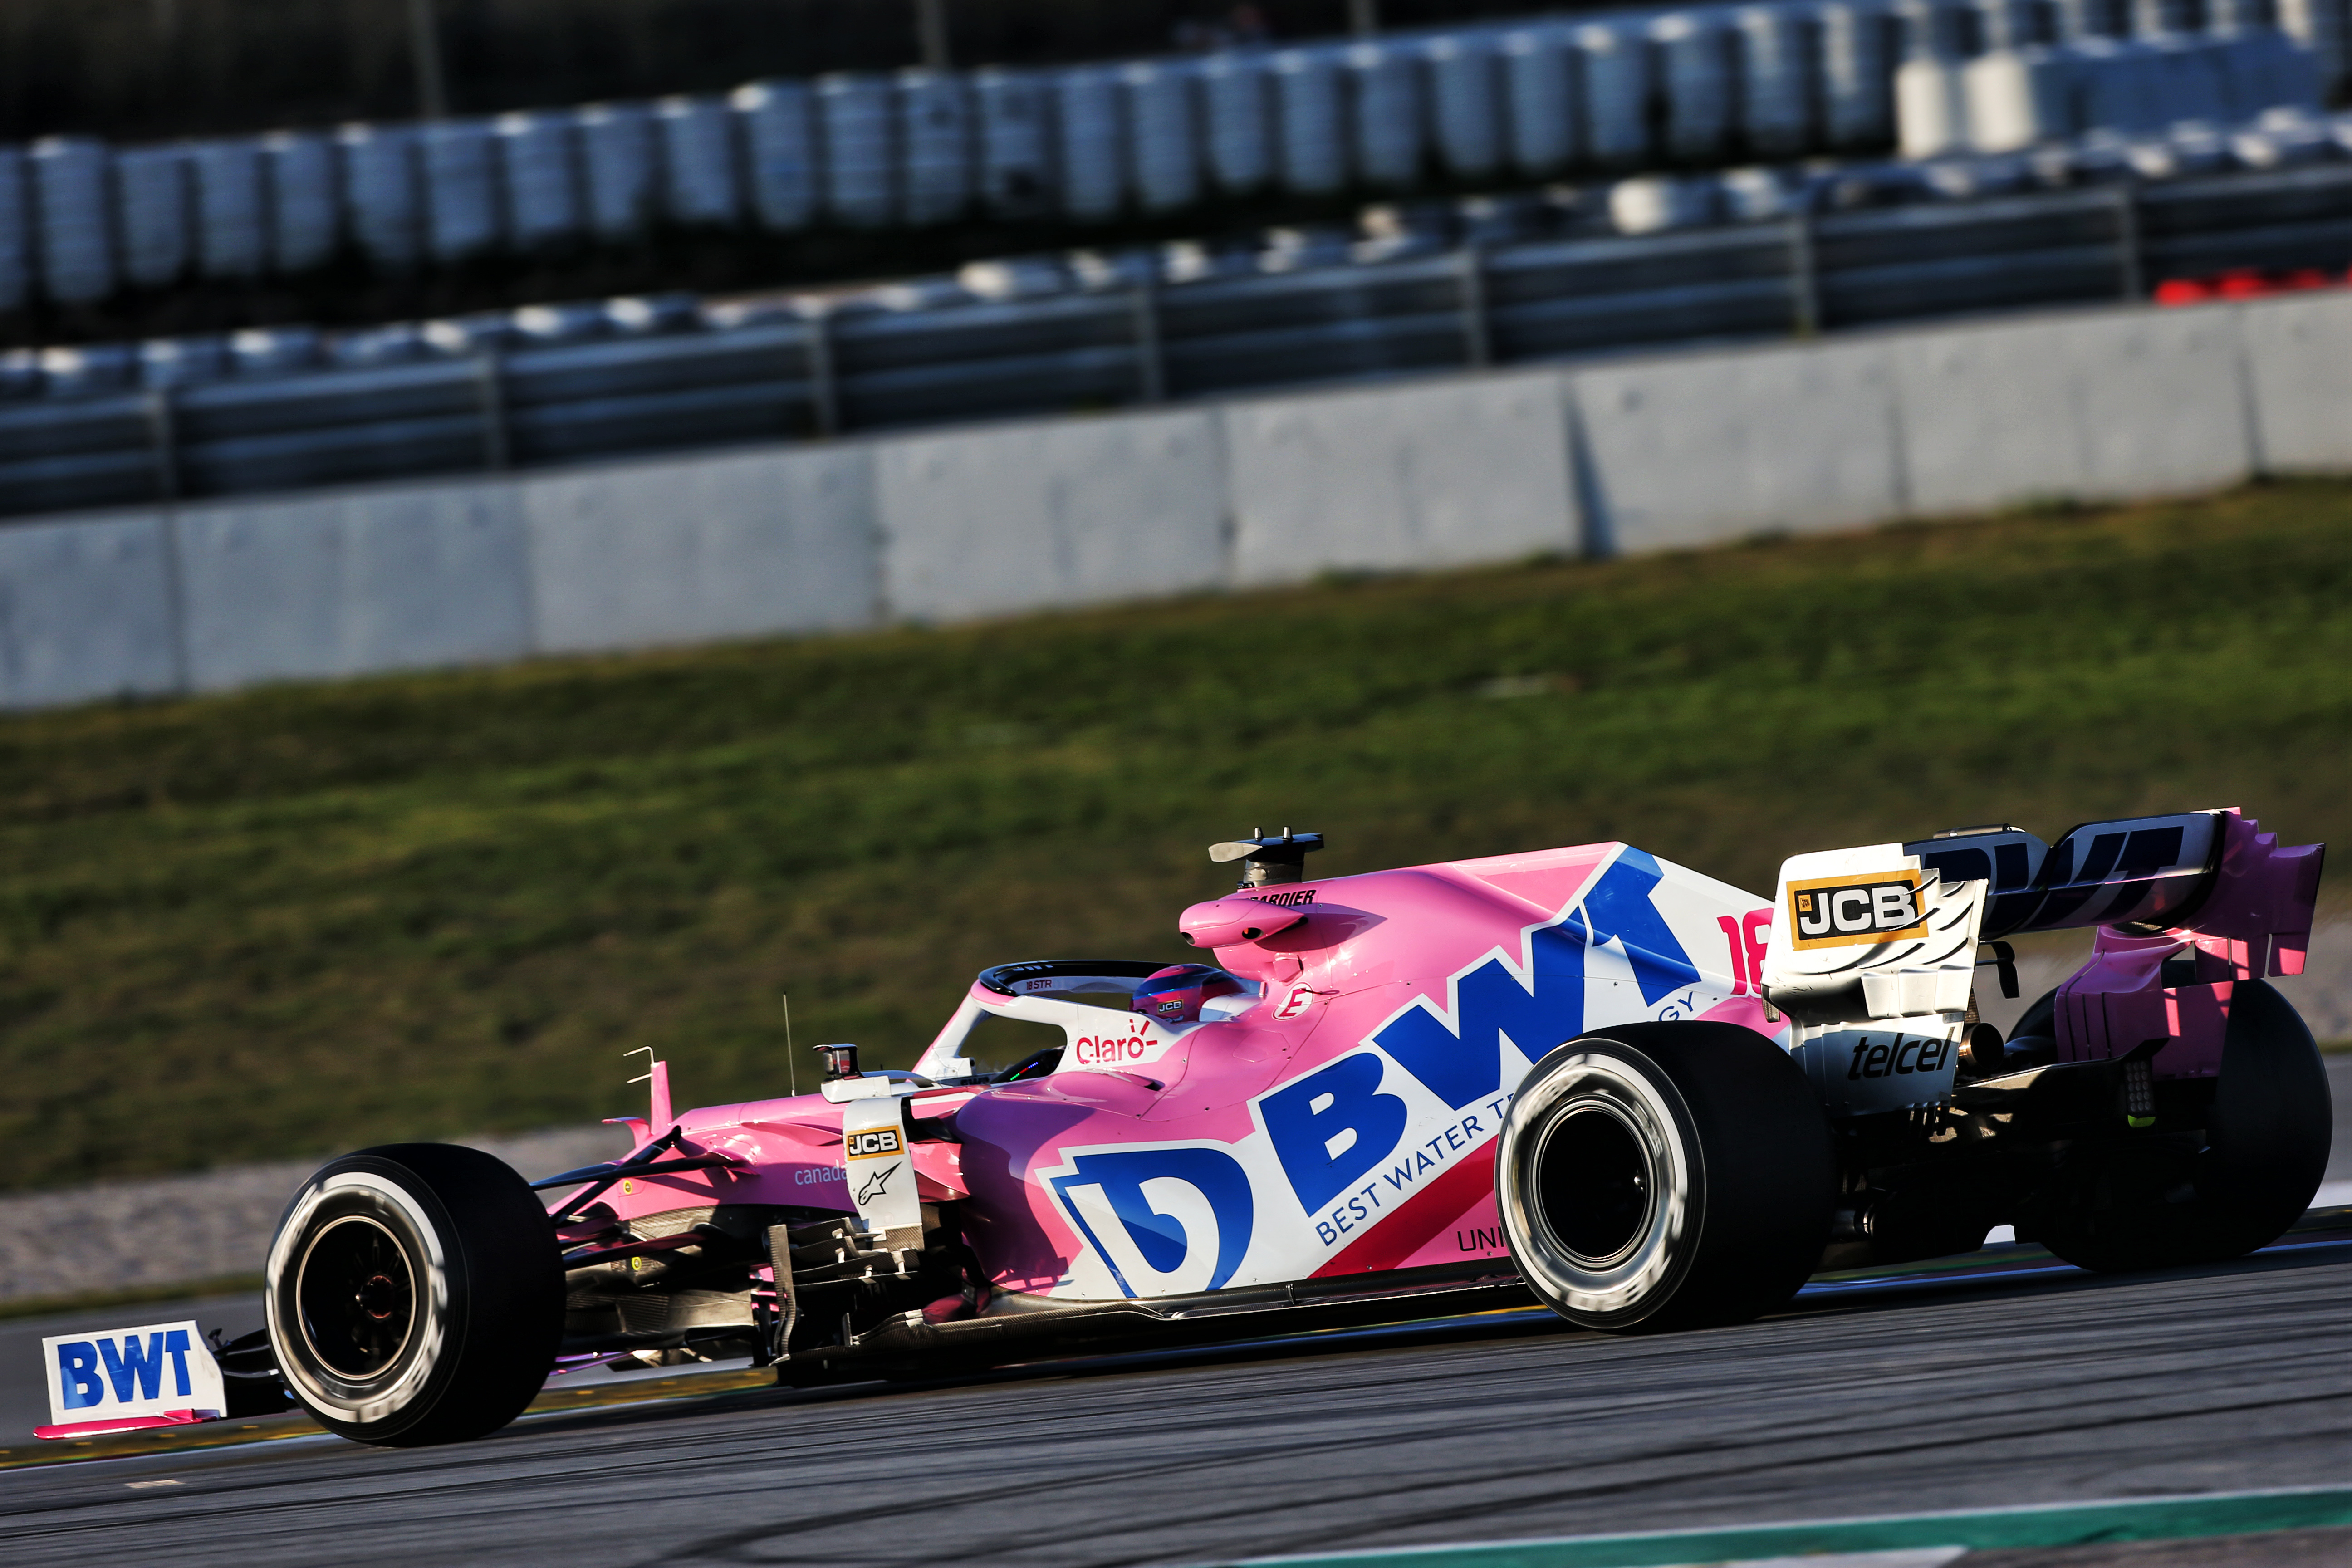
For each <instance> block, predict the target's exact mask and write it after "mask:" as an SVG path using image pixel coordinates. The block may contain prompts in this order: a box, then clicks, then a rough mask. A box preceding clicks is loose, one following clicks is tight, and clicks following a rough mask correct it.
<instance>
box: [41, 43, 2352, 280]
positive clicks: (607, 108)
mask: <svg viewBox="0 0 2352 1568" xmlns="http://www.w3.org/2000/svg"><path fill="white" fill-rule="evenodd" d="M156 3H157V4H158V5H168V4H169V3H170V0H156ZM2265 3H2266V0H2210V4H2193V3H2191V0H2146V3H2145V4H2141V5H2137V6H2135V7H2128V8H2127V7H2125V6H2123V5H2119V4H2111V3H2109V0H2096V3H2093V0H2065V3H2063V4H2062V3H2055V0H1965V3H1963V0H1776V3H1773V4H1762V5H1744V6H1737V7H1713V8H1701V9H1691V10H1678V11H1666V12H1657V11H1644V12H1615V13H1607V14H1594V15H1592V16H1587V17H1584V18H1582V19H1548V18H1539V19H1536V20H1532V21H1528V20H1521V21H1516V22H1507V23H1496V24H1491V25H1476V26H1455V27H1453V28H1450V29H1447V30H1443V31H1429V32H1420V33H1412V32H1391V33H1386V34H1383V35H1381V36H1379V37H1370V38H1359V39H1357V40H1355V41H1353V42H1346V41H1341V42H1328V43H1320V44H1312V45H1306V46H1301V47H1283V48H1248V49H1224V50H1219V51H1216V52H1213V53H1211V54H1207V55H1202V56H1192V57H1166V58H1157V59H1144V60H1138V61H1133V62H1130V63H1128V64H1124V65H1118V66H1083V67H1076V68H1059V69H1051V70H1030V69H1020V68H984V69H981V70H977V71H971V72H957V71H951V70H936V69H922V68H917V69H909V70H903V71H900V72H898V73H896V74H895V75H890V74H881V73H875V72H837V73H834V74H829V75H825V76H823V77H820V78H817V79H814V80H807V79H787V78H777V79H764V80H757V81H753V82H751V83H750V84H748V85H745V86H741V87H739V88H737V89H735V90H733V91H732V92H731V93H728V94H725V95H719V94H702V95H697V94H693V93H685V94H674V95H672V96H668V97H664V98H661V99H659V100H656V101H653V102H650V103H647V102H642V101H627V100H616V101H610V102H602V103H593V104H589V105H586V106H583V107H578V108H562V109H544V110H529V109H517V110H513V111H510V112H507V113H502V114H499V115H498V116H496V117H494V118H493V117H486V116H478V115H476V116H464V115H461V116H457V117H454V118H438V119H434V120H430V121H423V122H420V123H383V122H370V121H352V122H349V123H346V124H344V125H343V126H341V129H339V130H335V131H331V132H329V131H282V132H270V133H268V134H266V135H262V136H257V137H230V138H226V139H215V140H207V141H200V142H173V143H168V144H161V145H152V146H142V147H130V148H117V147H115V146H113V145H112V144H110V142H107V141H104V140H101V139H100V138H97V137H94V136H87V135H56V134H51V135H47V136H44V137H42V138H41V139H40V140H39V141H37V142H34V143H33V144H32V146H31V147H30V149H29V151H27V150H26V149H22V148H13V147H0V312H5V311H8V310H19V309H22V308H24V307H25V306H26V305H27V304H28V303H29V302H32V301H35V300H46V301H51V302H58V303H63V304H66V305H78V304H87V303H89V302H91V301H96V300H104V299H106V298H107V297H109V296H110V295H111V294H113V293H115V292H116V291H117V290H119V289H126V288H131V289H150V290H153V289H169V288H171V287H173V286H175V285H177V284H179V283H182V282H184V281H186V280H191V279H218V280H236V279H252V278H256V277H259V276H263V275H273V274H274V275H289V274H299V273H302V272H305V271H307V270H310V269H315V268H320V267H321V266H324V265H326V264H327V263H328V262H330V261H331V260H332V259H334V258H336V257H337V256H338V255H339V254H342V253H348V254H349V255H352V256H353V257H356V258H359V259H360V260H361V261H362V262H363V263H364V264H365V265H367V266H369V267H372V268H376V269H378V270H381V271H387V272H400V271H404V270H409V269H413V268H418V267H433V266H441V267H448V266H457V265H462V264H464V263H466V262H467V261H469V260H472V259H475V258H481V257H484V256H488V255H493V254H525V255H527V254H531V253H538V252H547V251H550V250H555V249H562V248H563V247H583V246H593V245H597V244H610V243H620V242H625V241H628V240H630V239H632V238H635V237H642V236H643V235H644V234H645V233H646V232H647V231H649V230H651V229H653V228H656V227H657V226H674V227H678V228H684V229H691V230H708V231H721V230H729V229H754V230H761V231H765V232H771V233H779V234H793V233H799V232H804V231H807V230H810V229H813V228H817V227H824V226H830V227H835V228H843V229H848V230H874V229H887V228H893V227H898V228H922V227H927V226H940V225H946V224H951V223H955V222H958V221H960V220H962V219H965V218H967V217H969V216H973V215H976V214H984V215H986V216H990V217H992V218H994V219H998V220H1007V219H1012V220H1024V219H1025V220H1043V221H1051V222H1054V223H1058V224H1063V225H1078V226H1084V225H1087V224H1097V225H1099V224H1107V223H1111V222H1114V221H1117V220H1119V219H1121V218H1123V217H1127V216H1133V215H1137V214H1143V215H1150V214H1160V213H1171V212H1181V211H1185V210H1188V209H1192V208H1195V207H1202V206H1204V205H1214V204H1215V203H1218V202H1220V201H1226V202H1230V201H1233V200H1237V199H1242V198H1247V197H1253V196H1259V195H1265V194H1267V193H1274V194H1276V195H1287V196H1291V197H1296V198H1300V199H1304V200H1317V199H1328V198H1330V197H1333V196H1335V195H1343V194H1345V193H1349V192H1389V193H1395V192H1409V191H1412V190H1414V189H1416V188H1420V187H1423V186H1425V185H1428V184H1432V183H1433V182H1434V183H1437V184H1452V185H1454V186H1456V187H1460V186H1464V185H1465V184H1481V183H1496V182H1500V183H1503V184H1509V183H1512V182H1518V183H1522V184H1524V183H1528V182H1540V181H1543V180H1547V179H1553V178H1557V177H1559V176H1562V175H1564V174H1571V173H1579V172H1595V171H1599V172H1614V173H1624V172H1627V171H1633V170H1639V169H1643V168H1649V167H1658V166H1683V167H1692V168H1714V167H1721V166H1724V165H1725V164H1727V163H1737V162H1786V161H1788V160H1791V159H1795V158H1797V157H1800V156H1801V155H1804V154H1808V153H1843V154H1849V155H1851V154H1855V153H1870V152H1874V151H1877V150H1882V149H1885V148H1887V147H1889V146H1891V145H1894V144H1895V143H1896V142H1900V144H1901V146H1902V147H1903V149H1904V151H1905V152H1906V154H1908V155H1911V156H1915V157H1933V156H1937V155H1945V154H1965V153H2006V152H2016V151H2021V150H2025V149H2030V148H2032V147H2035V146H2039V145H2045V144H2049V143H2052V142H2063V141H2066V140H2068V139H2071V138H2079V137H2082V136H2084V135H2086V134H2099V135H2105V136H2109V137H2113V138H2118V139H2130V138H2141V139H2146V138H2150V137H2156V138H2159V139H2161V138H2170V139H2171V140H2172V141H2173V142H2178V143H2179V145H2180V147H2181V148H2182V149H2183V151H2182V152H2181V153H2179V157H2181V158H2184V159H2187V160H2189V161H2191V162H2195V163H2200V164H2201V165H2202V166H2207V167H2210V166H2217V165H2219V164H2221V163H2228V162H2231V161H2232V160H2235V161H2240V162H2247V163H2253V164H2256V165H2261V164H2263V163H2277V162H2282V161H2292V160H2293V159H2294V158H2295V157H2298V156H2302V155H2305V153H2311V152H2313V151H2314V150H2315V149H2314V148H2306V147H2304V146H2303V145H2302V144H2303V143H2315V144H2324V143H2325V142H2326V140H2327V137H2326V132H2324V131H2315V130H2313V129H2311V128H2310V127H2309V126H2308V125H2305V127H2304V128H2303V129H2301V130H2296V129H2294V124H2295V123H2296V122H2294V121H2292V120H2290V121H2289V122H2288V124H2287V125H2286V126H2285V127H2284V128H2282V129H2274V130H2273V132H2269V133H2265V132H2263V131H2261V130H2260V129H2258V128H2257V127H2256V126H2255V124H2254V122H2256V121H2259V120H2260V118H2261V117H2262V116H2263V114H2264V113H2265V112H2266V111H2270V112H2273V113H2275V112H2278V111H2282V110H2284V111H2286V112H2288V113H2289V114H2290V115H2292V114H2294V113H2297V112H2301V113H2304V114H2305V115H2306V116H2307V115H2308V111H2311V110H2315V109H2317V108H2318V107H2319V106H2320V105H2321V103H2322V102H2323V100H2324V99H2325V97H2326V94H2328V93H2329V92H2331V91H2335V90H2338V89H2340V88H2341V86H2342V80H2343V78H2344V75H2345V72H2346V69H2347V59H2346V39H2345V16H2344V10H2345V6H2346V4H2347V0H2281V4H2283V5H2284V7H2285V10H2284V13H2283V14H2282V15H2280V16H2273V15H2272V14H2271V13H2270V12H2269V11H2267V10H2266V9H2264V5H2265ZM321 9H325V8H321ZM868 9H869V8H867V7H862V6H855V5H852V6H841V5H835V6H831V7H828V8H827V9H826V11H825V15H828V16H834V15H840V16H855V15H862V14H864V13H865V12H866V11H867V10H868ZM713 14H714V15H716V14H717V13H716V12H715V11H714V13H713ZM730 14H731V13H730ZM12 15H13V13H12ZM2281 22H2284V24H2285V30H2284V31H2282V30H2281V27H2280V26H2279V25H2278V24H2279V23H2281ZM16 25H18V26H24V25H26V24H25V23H24V22H23V21H22V19H21V18H19V19H18V22H17V23H16ZM581 31H582V34H583V37H588V36H598V37H602V35H593V30H592V29H591V28H590V27H589V26H588V25H587V22H586V21H585V20H584V19H583V22H582V23H581ZM627 33H628V29H626V28H623V29H621V30H620V33H619V34H617V35H615V36H626V35H627ZM1088 36H1089V35H1087V32H1086V30H1085V29H1083V28H1081V29H1079V30H1078V31H1077V33H1076V34H1074V35H1072V37H1076V38H1078V39H1080V40H1083V39H1085V38H1086V37H1088ZM607 41H609V40H607ZM290 48H291V46H290V45H289V49H290ZM654 53H655V54H656V55H658V53H659V51H658V50H656V51H654ZM8 58H13V59H16V60H17V61H19V62H20V63H21V62H23V61H26V60H30V59H37V58H42V57H41V55H40V53H39V52H38V50H35V51H34V52H32V53H25V52H21V51H16V52H11V53H10V55H9V56H8ZM60 74H61V76H63V77H70V76H71V75H72V74H73V73H71V72H70V71H65V72H62V73H60ZM687 74H688V76H689V77H690V76H691V74H692V73H687ZM362 96H364V95H362ZM132 118H134V119H135V116H134V117H132ZM2184 127H2185V128H2187V131H2186V132H2183V131H2182V128H2184ZM2241 143H2244V144H2243V145H2241Z"/></svg>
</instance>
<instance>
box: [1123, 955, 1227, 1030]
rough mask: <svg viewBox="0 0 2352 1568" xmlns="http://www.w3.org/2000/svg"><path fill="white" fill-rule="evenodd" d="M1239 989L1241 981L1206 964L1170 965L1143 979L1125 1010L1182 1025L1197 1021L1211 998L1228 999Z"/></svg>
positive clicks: (1165, 1022) (1164, 1022) (1167, 1022)
mask: <svg viewBox="0 0 2352 1568" xmlns="http://www.w3.org/2000/svg"><path fill="white" fill-rule="evenodd" d="M1241 988H1242V983H1241V982H1240V981H1238V980H1236V979H1234V977H1233V976H1232V975H1230V974H1228V973H1225V972H1224V971H1223V970H1222V969H1217V968H1213V967H1212V966H1211V965H1209V964H1205V963H1171V964H1170V965H1169V966H1168V967H1167V968H1165V969H1155V970H1153V971H1152V972H1151V973H1150V974H1148V975H1145V976H1144V978H1143V984H1140V985H1138V986H1137V987H1136V988H1135V1000H1134V1001H1132V1002H1130V1003H1129V1004H1128V1008H1127V1010H1128V1011H1129V1012H1130V1013H1140V1014H1142V1015H1143V1016H1145V1017H1147V1018H1157V1019H1159V1020H1160V1022H1161V1023H1163V1024H1177V1023H1184V1022H1188V1021H1191V1020H1194V1019H1197V1018H1199V1017H1200V1016H1201V1004H1202V1003H1203V1002H1206V1001H1207V1000H1208V999H1209V998H1210V997H1212V996H1231V995H1233V994H1234V993H1236V992H1238V991H1239V990H1241Z"/></svg>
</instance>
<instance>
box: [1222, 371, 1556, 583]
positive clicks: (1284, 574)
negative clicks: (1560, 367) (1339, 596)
mask: <svg viewBox="0 0 2352 1568" xmlns="http://www.w3.org/2000/svg"><path fill="white" fill-rule="evenodd" d="M1562 395H1563V388H1562V384H1561V378H1560V374H1559V372H1558V371H1528V372H1513V373H1507V374H1497V375H1487V376H1471V377H1461V378H1452V379H1448V380H1445V381H1439V382H1428V383H1422V384H1412V385H1402V386H1383V387H1376V388H1372V389H1369V390H1350V391H1347V392H1335V393H1323V394H1318V395H1307V396H1299V397H1286V398H1280V399H1275V400H1270V401H1267V402H1263V403H1244V404H1239V405H1234V406H1232V407H1229V408H1227V409H1226V410H1225V412H1224V418H1223V425H1224V431H1225V446H1226V455H1227V462H1228V464H1229V467H1230V471H1231V475H1232V489H1231V491H1230V500H1231V506H1232V510H1233V518H1234V552H1233V565H1232V577H1231V581H1232V582H1233V583H1234V584H1236V585H1242V586H1250V585H1255V584H1267V583H1294V582H1298V581H1302V580H1304V579H1307V578H1311V577H1313V576H1315V575H1316V574H1318V573H1321V572H1331V571H1373V572H1402V571H1411V570H1413V569H1415V568H1422V567H1444V566H1466V565H1473V564H1476V563H1481V562H1488V561H1508V560H1513V559H1516V558H1518V557H1522V556H1527V555H1532V554H1536V553H1538V552H1550V553H1555V554H1556V553H1560V552H1566V551H1570V550H1572V549H1574V548H1575V547H1576V545H1577V542H1578V527H1577V520H1576V501H1575V489H1574V485H1573V483H1572V480H1571V478H1570V472H1569V453H1568V444H1567V442H1566V441H1565V440H1564V439H1563V438H1562V432H1563V430H1564V426H1563V424H1562V410H1561V401H1560V400H1561V397H1562Z"/></svg>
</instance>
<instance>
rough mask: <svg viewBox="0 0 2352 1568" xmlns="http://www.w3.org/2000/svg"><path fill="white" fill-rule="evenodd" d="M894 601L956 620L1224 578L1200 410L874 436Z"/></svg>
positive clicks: (887, 580)
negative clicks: (877, 439)
mask: <svg viewBox="0 0 2352 1568" xmlns="http://www.w3.org/2000/svg"><path fill="white" fill-rule="evenodd" d="M873 454H874V491H875V501H876V515H877V521H878V522H879V524H880V530H881V534H882V581H883V584H884V595H885V598H886V602H887V606H888V609H889V611H890V613H892V614H894V615H896V616H904V617H906V618H908V619H911V620H954V619H957V618H958V617H965V618H969V617H971V616H994V615H1006V614H1010V613H1012V612H1014V611H1019V610H1040V609H1050V608H1052V607H1053V606H1055V605H1085V604H1101V603H1103V602H1105V601H1107V600H1118V599H1147V598H1150V597H1153V596H1154V595H1162V594H1183V593H1193V592H1198V591H1199V590H1201V589H1203V588H1213V587H1216V586H1218V585H1220V584H1222V583H1223V581H1224V577H1225V571H1224V510H1225V509H1224V506H1223V500H1222V496H1223V479H1222V474H1221V468H1220V464H1219V461H1218V456H1217V432H1216V422H1215V418H1214V416H1212V415H1211V414H1209V413H1207V412H1206V411H1203V410H1196V409H1187V410H1184V411H1182V412H1179V413H1169V414H1137V415H1123V416H1117V417H1113V418H1103V419H1066V420H1055V421H1052V422H1040V423H1036V424H1024V425H1014V426H1005V427H1003V428H989V429H981V430H968V431H959V432H956V433H955V434H952V435H940V436H918V437H908V438H905V439H900V440H894V441H882V442H878V443H877V444H876V445H875V447H873Z"/></svg>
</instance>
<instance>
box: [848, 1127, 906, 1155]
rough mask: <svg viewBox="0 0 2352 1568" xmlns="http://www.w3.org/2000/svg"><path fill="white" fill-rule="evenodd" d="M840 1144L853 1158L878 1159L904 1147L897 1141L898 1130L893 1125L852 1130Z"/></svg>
mask: <svg viewBox="0 0 2352 1568" xmlns="http://www.w3.org/2000/svg"><path fill="white" fill-rule="evenodd" d="M842 1144H843V1147H844V1149H845V1152H847V1153H848V1155H849V1157H850V1158H851V1159H853V1160H878V1159H881V1158H882V1157H883V1156H884V1155H886V1154H895V1153H897V1152H898V1151H899V1150H900V1149H902V1148H904V1147H906V1145H905V1144H903V1143H901V1142H899V1140H898V1129H897V1128H895V1127H875V1128H869V1129H867V1130H866V1131H864V1132H852V1133H850V1134H849V1135H848V1136H846V1137H845V1138H844V1139H843V1140H842Z"/></svg>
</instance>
